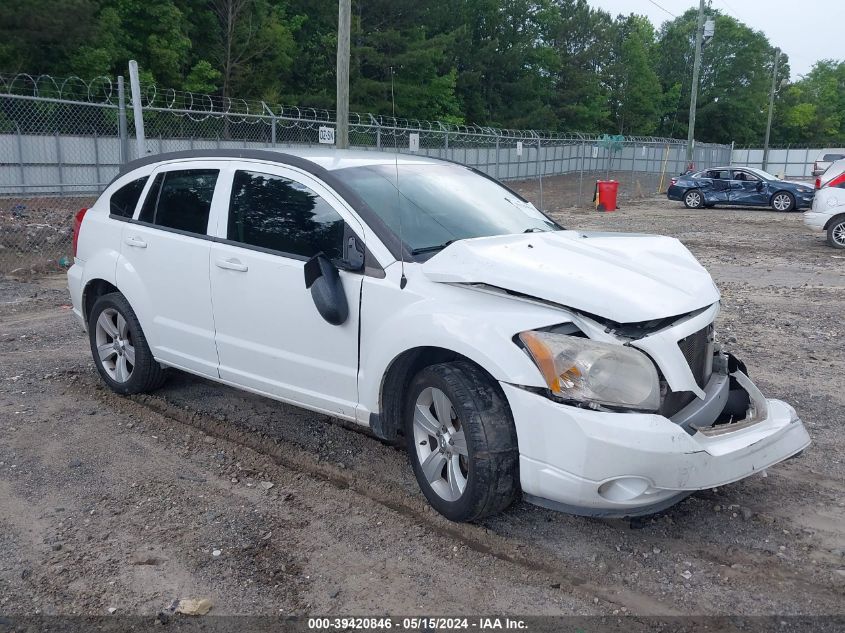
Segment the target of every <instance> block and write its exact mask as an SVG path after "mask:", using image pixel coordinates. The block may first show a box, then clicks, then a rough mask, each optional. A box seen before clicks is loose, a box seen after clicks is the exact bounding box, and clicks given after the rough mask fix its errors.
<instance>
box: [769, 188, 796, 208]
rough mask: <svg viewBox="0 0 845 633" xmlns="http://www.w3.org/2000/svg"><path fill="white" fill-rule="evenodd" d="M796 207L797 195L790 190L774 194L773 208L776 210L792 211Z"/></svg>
mask: <svg viewBox="0 0 845 633" xmlns="http://www.w3.org/2000/svg"><path fill="white" fill-rule="evenodd" d="M794 208H795V196H793V195H792V194H791V193H789V192H788V191H779V192H777V193H776V194H775V195H774V196H772V209H774V210H775V211H781V212H786V211H792V210H793V209H794Z"/></svg>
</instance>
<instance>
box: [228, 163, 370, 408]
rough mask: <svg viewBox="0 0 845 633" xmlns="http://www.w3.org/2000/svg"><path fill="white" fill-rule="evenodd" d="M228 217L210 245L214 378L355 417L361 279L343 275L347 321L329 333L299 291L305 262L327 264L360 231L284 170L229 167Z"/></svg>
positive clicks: (333, 201) (315, 184) (315, 187)
mask: <svg viewBox="0 0 845 633" xmlns="http://www.w3.org/2000/svg"><path fill="white" fill-rule="evenodd" d="M226 190H227V194H226V197H227V206H228V214H221V216H220V219H219V220H218V226H217V228H216V236H217V240H216V241H215V242H214V243H213V244H212V245H211V291H212V300H213V305H214V321H215V326H216V331H217V349H218V352H219V355H220V377H221V378H222V379H224V380H226V381H228V382H231V383H234V384H237V385H240V386H243V387H246V388H249V389H254V390H257V391H260V392H263V393H267V394H271V395H273V396H275V397H278V398H280V399H283V400H286V401H289V402H294V403H297V404H301V405H304V406H307V407H310V408H313V409H317V410H321V411H326V412H329V413H332V414H333V415H338V416H340V417H344V418H348V419H354V417H355V408H356V407H357V403H358V317H359V309H358V308H359V301H360V296H361V283H362V278H363V277H362V274H361V273H358V272H348V271H344V270H341V271H340V278H341V281H342V284H343V287H344V291H345V294H346V299H347V303H348V305H349V318H348V319H347V321H346V322H345V323H343V324H341V325H331V324H329V323H328V322H326V321H325V320H324V319H323V318H322V317H321V316H320V314H319V312H317V309H316V307H315V305H314V301H313V300H312V298H311V291H310V290H308V289H306V287H305V275H304V266H305V262H306V261H307V260H308V259H309V258H311V257H312V256H313V255H316V254H317V253H320V252H322V253H324V254H326V255H327V256H328V257H329V258H330V259H332V260H333V261H340V260H342V259H343V257H344V254H345V253H344V249H345V248H347V245H348V244H349V243H350V240H353V243H354V242H355V241H356V240H357V243H358V244H360V246H361V249H363V243H364V242H363V238H364V232H363V227H362V225H361V224H360V222H358V220H357V219H356V218H354V217H353V216H352V214H351V213H350V212H349V210H348V209H347V208H346V207H345V205H344V204H343V203H342V202H341V201H340V200H339V199H338V198H337V197H335V195H334V194H333V192H331V191H330V190H329V189H327V188H326V187H325V186H324V185H323V184H322V183H321V182H320V181H318V180H316V179H315V178H313V177H311V176H310V175H308V174H305V173H303V172H300V171H299V170H296V169H293V168H288V167H285V166H282V165H268V164H262V163H256V164H254V165H250V164H249V163H232V170H231V172H230V173H227V176H226Z"/></svg>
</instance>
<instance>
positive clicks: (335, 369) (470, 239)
mask: <svg viewBox="0 0 845 633" xmlns="http://www.w3.org/2000/svg"><path fill="white" fill-rule="evenodd" d="M74 244H75V249H76V251H75V259H74V265H73V266H72V267H71V268H70V270H69V272H68V282H69V287H70V293H71V297H72V299H73V309H74V312H75V314H76V315H77V316H78V317H79V319H80V320H81V322H82V324H83V325H84V326H85V327H86V329H87V331H88V334H89V338H90V344H91V350H92V353H93V356H94V360H95V363H96V366H97V369H98V371H99V373H100V374H101V376H102V379H103V380H104V381H105V382H106V383H107V384H108V386H109V387H111V388H112V389H114V390H115V391H117V392H119V393H124V394H129V393H138V392H142V391H147V390H151V389H155V388H157V387H159V386H160V385H161V384H162V383H163V381H164V379H165V377H166V370H167V368H178V369H181V370H183V371H187V372H190V373H193V374H197V375H200V376H204V377H206V378H210V379H212V380H216V381H219V382H221V383H225V384H228V385H233V386H236V387H239V388H242V389H246V390H248V391H252V392H255V393H259V394H262V395H265V396H267V397H270V398H275V399H277V400H280V401H283V402H289V403H293V404H296V405H299V406H302V407H306V408H308V409H311V410H314V411H319V412H322V413H326V414H329V415H332V416H335V417H339V418H343V419H346V420H351V421H354V422H357V423H359V424H361V425H362V426H366V427H369V428H370V429H371V430H372V432H373V433H374V434H375V435H377V436H378V437H380V438H382V439H384V440H387V441H391V442H402V443H404V444H405V446H406V447H407V450H408V454H409V457H410V462H411V465H412V467H413V470H414V473H415V474H416V477H417V480H418V481H419V485H420V488H421V489H422V492H423V493H424V494H425V496H426V497H427V499H428V501H429V502H430V503H431V505H432V506H434V507H435V508H436V509H437V510H438V511H439V512H440V513H442V514H443V515H445V516H446V517H448V518H450V519H453V520H456V521H466V520H473V519H478V518H480V517H483V516H486V515H489V514H492V513H495V512H498V511H501V510H503V509H505V508H507V507H508V506H509V505H510V504H511V503H512V502H513V501H514V500H515V499H516V498H517V497H518V496H519V495H520V493H522V495H523V496H524V497H525V498H526V499H527V500H528V501H531V502H533V503H536V504H539V505H542V506H546V507H549V508H555V509H560V510H563V511H565V512H572V513H577V514H585V515H593V516H634V515H641V514H647V513H652V512H655V511H658V510H660V509H663V508H666V507H668V506H669V505H671V504H673V503H676V502H677V501H678V500H680V499H682V498H683V497H684V496H686V495H689V494H690V493H691V492H693V491H695V490H700V489H705V488H711V487H714V486H720V485H723V484H727V483H730V482H733V481H736V480H738V479H742V478H743V477H747V476H749V475H751V474H754V473H756V472H759V471H760V470H762V469H764V468H767V467H769V466H771V465H772V464H775V463H777V462H780V461H782V460H784V459H786V458H788V457H790V456H792V455H794V454H796V453H798V452H800V451H801V450H803V449H804V448H805V447H806V446H807V445H808V444H809V443H810V438H809V436H808V434H807V431H806V430H805V428H804V425H803V424H802V423H801V421H800V420H799V418H798V416H797V415H796V413H795V410H794V409H793V408H792V407H791V406H789V405H788V404H786V403H785V402H781V401H779V400H769V399H766V398H765V397H764V396H763V395H762V394H761V393H760V391H759V390H758V389H757V388H756V387H755V386H754V384H753V383H752V382H751V381H750V380H749V379H748V377H747V371H746V369H745V367H744V366H743V364H742V363H741V362H740V361H739V360H737V359H735V358H734V357H733V356H731V355H730V354H728V353H727V352H726V351H725V350H723V349H722V348H721V347H720V346H719V344H718V343H717V342H716V335H715V331H714V322H715V320H716V317H717V315H718V312H719V292H718V290H717V289H716V287H715V285H714V284H713V281H712V279H711V278H710V275H709V274H708V273H707V272H706V271H705V270H704V269H703V268H702V267H701V266H700V265H699V263H698V262H697V261H696V260H695V258H694V257H693V256H692V255H691V254H690V253H689V251H687V249H686V248H684V246H682V245H681V244H680V243H679V242H678V241H677V240H675V239H672V238H668V237H659V236H651V235H633V234H624V233H618V234H615V233H584V232H580V231H576V230H565V229H563V228H562V227H560V226H558V225H557V224H556V223H555V222H554V221H553V220H551V219H550V218H548V217H547V216H545V215H544V214H543V213H541V212H540V211H538V210H537V209H536V208H534V206H533V205H531V204H530V203H529V202H527V201H526V200H524V199H523V198H522V197H520V196H519V195H517V194H516V193H514V192H513V191H511V190H509V189H508V188H506V187H505V186H504V185H502V184H500V183H498V182H496V181H495V180H493V179H491V178H489V177H487V176H485V175H483V174H481V173H480V172H477V171H475V170H472V169H470V168H467V167H464V166H461V165H457V164H453V163H447V162H443V161H438V160H434V159H429V158H425V157H414V156H401V157H396V156H394V155H392V154H385V153H380V152H346V151H336V150H332V149H328V150H313V151H309V150H305V151H292V150H284V152H282V151H278V152H277V151H270V150H266V151H265V150H261V151H252V150H243V151H226V150H209V151H191V152H183V153H177V154H164V155H160V156H155V157H150V158H146V159H142V160H141V161H137V162H135V163H131V164H129V165H128V166H127V167H126V168H125V169H124V170H123V171H122V172H121V173H120V174H119V175H118V177H117V178H116V179H115V180H114V181H113V182H112V183H111V184H110V185H109V186H108V188H107V189H106V190H105V192H104V193H103V194H102V196H101V197H100V198H99V200H98V201H97V203H96V204H95V205H94V206H93V207H92V208H91V209H89V210H87V212H86V211H85V210H83V211H80V213H79V214H78V215H77V218H76V226H75V232H74Z"/></svg>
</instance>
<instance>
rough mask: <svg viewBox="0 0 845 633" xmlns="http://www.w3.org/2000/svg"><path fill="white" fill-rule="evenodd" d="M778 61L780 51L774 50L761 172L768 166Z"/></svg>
mask: <svg viewBox="0 0 845 633" xmlns="http://www.w3.org/2000/svg"><path fill="white" fill-rule="evenodd" d="M778 61H780V49H779V48H776V49H775V67H774V69H773V70H772V89H771V91H770V92H769V120H768V121H767V122H766V140H765V141H763V170H764V171H765V170H766V169H767V168H768V166H769V133H770V132H771V131H772V110H774V108H775V88H776V87H777V80H778Z"/></svg>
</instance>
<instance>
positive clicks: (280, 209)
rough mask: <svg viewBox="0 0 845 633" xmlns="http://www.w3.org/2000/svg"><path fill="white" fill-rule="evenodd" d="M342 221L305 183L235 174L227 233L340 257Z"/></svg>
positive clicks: (234, 237)
mask: <svg viewBox="0 0 845 633" xmlns="http://www.w3.org/2000/svg"><path fill="white" fill-rule="evenodd" d="M343 229H344V223H343V219H342V218H341V217H340V216H339V215H338V214H337V212H336V211H335V210H334V209H333V208H332V207H331V206H330V205H329V204H328V203H327V202H326V201H325V200H323V199H322V198H321V197H320V196H318V195H317V194H316V193H314V192H313V191H311V190H310V189H309V188H308V187H306V186H305V185H301V184H299V183H298V182H294V181H292V180H289V179H287V178H282V177H281V176H271V175H269V174H259V173H255V172H250V171H237V172H235V181H234V183H233V184H232V200H231V204H230V206H229V227H228V230H227V237H228V238H229V239H230V240H234V241H236V242H242V243H244V244H249V245H251V246H259V247H261V248H268V249H271V250H274V251H280V252H282V253H290V254H294V255H302V256H304V257H311V256H312V255H316V254H317V253H319V252H323V253H325V254H326V255H327V256H328V257H329V258H330V259H339V258H341V257H342V256H343Z"/></svg>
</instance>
